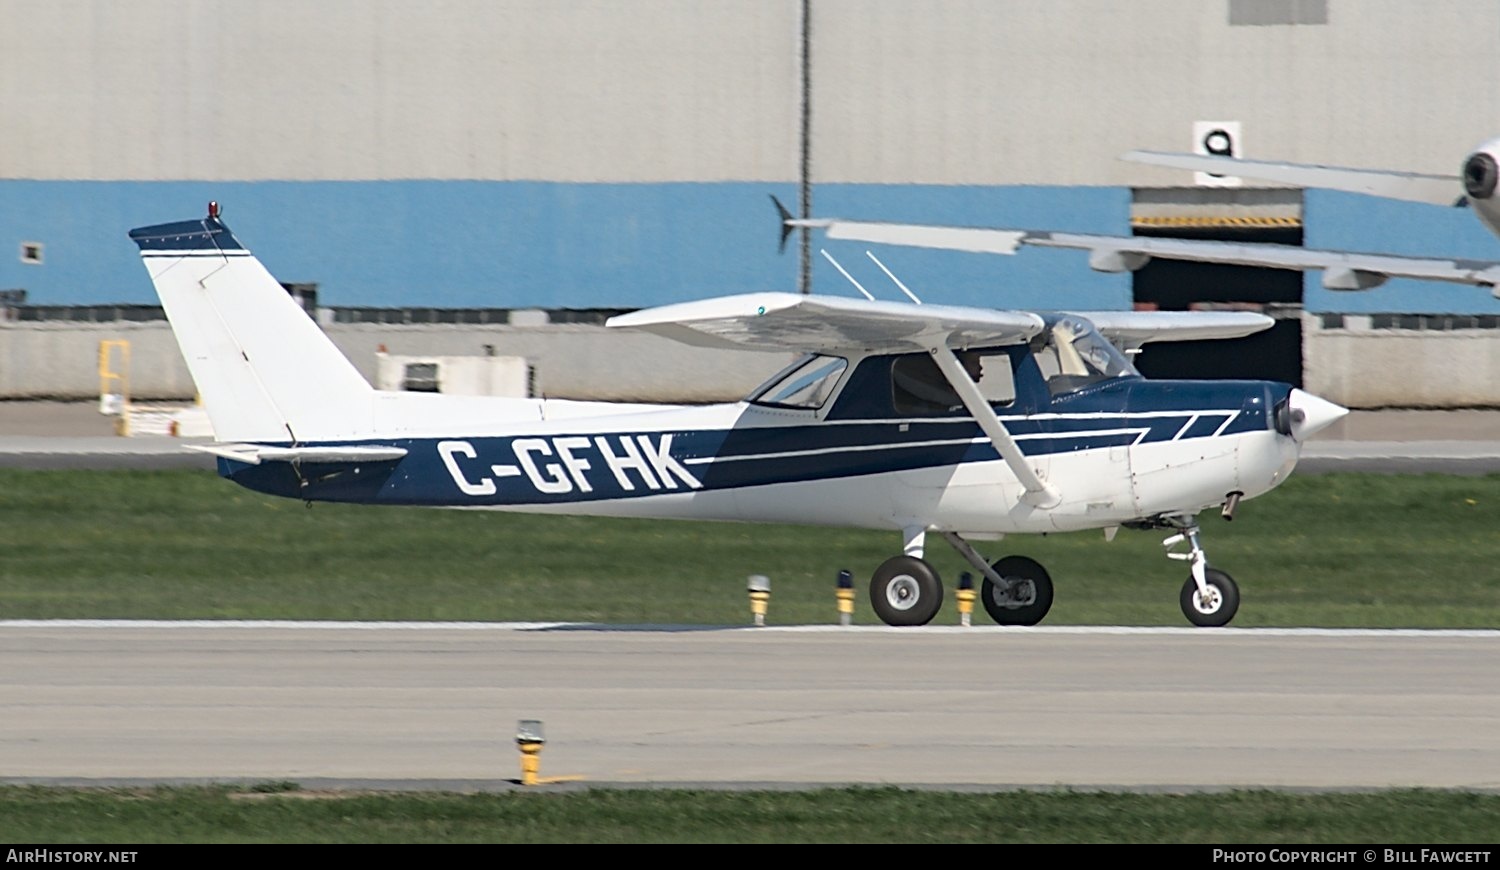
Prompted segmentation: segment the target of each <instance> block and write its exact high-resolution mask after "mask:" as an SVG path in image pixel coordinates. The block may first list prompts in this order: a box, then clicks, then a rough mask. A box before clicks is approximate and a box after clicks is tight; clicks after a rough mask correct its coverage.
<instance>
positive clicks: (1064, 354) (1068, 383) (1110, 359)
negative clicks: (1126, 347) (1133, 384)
mask: <svg viewBox="0 0 1500 870" xmlns="http://www.w3.org/2000/svg"><path fill="white" fill-rule="evenodd" d="M1035 356H1036V361H1037V365H1038V366H1040V367H1041V370H1042V377H1043V378H1045V379H1046V380H1047V390H1048V392H1050V393H1051V394H1052V395H1054V396H1056V395H1059V394H1061V393H1070V392H1072V391H1074V390H1078V389H1082V388H1083V387H1087V386H1089V385H1091V384H1097V383H1100V382H1101V381H1107V380H1110V379H1112V378H1122V377H1129V376H1133V375H1138V374H1139V372H1137V371H1136V370H1135V366H1132V365H1131V364H1130V360H1129V359H1128V358H1127V357H1126V356H1125V354H1123V353H1121V352H1120V349H1119V348H1117V347H1115V346H1114V345H1113V344H1110V342H1109V340H1108V339H1106V338H1105V337H1104V336H1102V335H1100V334H1099V332H1098V330H1096V329H1094V325H1093V324H1092V323H1089V322H1088V321H1087V320H1084V319H1083V318H1081V317H1072V316H1066V315H1065V316H1063V317H1059V318H1057V319H1056V320H1053V321H1052V322H1051V325H1050V327H1049V328H1048V329H1047V331H1046V332H1045V333H1043V334H1042V345H1041V347H1040V348H1039V349H1037V350H1036V351H1035Z"/></svg>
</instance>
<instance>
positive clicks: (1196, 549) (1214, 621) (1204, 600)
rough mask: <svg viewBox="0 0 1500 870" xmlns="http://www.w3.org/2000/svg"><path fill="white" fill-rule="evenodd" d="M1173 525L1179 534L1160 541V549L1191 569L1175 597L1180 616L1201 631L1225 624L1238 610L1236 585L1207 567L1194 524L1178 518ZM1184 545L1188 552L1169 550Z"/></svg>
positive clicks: (1238, 599)
mask: <svg viewBox="0 0 1500 870" xmlns="http://www.w3.org/2000/svg"><path fill="white" fill-rule="evenodd" d="M1174 525H1175V526H1176V527H1177V528H1179V529H1181V531H1179V532H1178V533H1177V534H1175V535H1172V536H1171V537H1169V538H1167V539H1166V540H1165V541H1163V542H1162V546H1164V547H1166V548H1167V558H1169V559H1177V560H1179V561H1183V562H1187V563H1188V564H1189V567H1190V568H1191V571H1190V572H1189V574H1188V579H1187V582H1186V583H1184V584H1183V585H1182V594H1181V595H1179V596H1178V602H1179V603H1180V604H1181V605H1182V615H1183V616H1186V617H1187V618H1188V622H1191V623H1192V624H1193V625H1196V626H1199V627H1201V628H1218V627H1220V626H1223V625H1228V624H1229V621H1230V620H1231V619H1234V615H1235V613H1237V612H1238V611H1239V609H1240V588H1239V586H1237V585H1235V582H1234V578H1232V577H1230V576H1229V575H1228V574H1226V573H1224V572H1223V571H1220V570H1219V569H1218V568H1210V567H1208V556H1207V555H1206V554H1205V553H1204V552H1203V546H1202V545H1201V544H1200V543H1199V541H1198V525H1197V523H1194V522H1192V521H1191V520H1190V519H1187V518H1178V519H1177V520H1176V522H1175V523H1174ZM1183 542H1186V543H1187V545H1188V551H1187V552H1185V553H1184V552H1173V550H1172V548H1174V547H1176V546H1177V545H1179V544H1181V543H1183Z"/></svg>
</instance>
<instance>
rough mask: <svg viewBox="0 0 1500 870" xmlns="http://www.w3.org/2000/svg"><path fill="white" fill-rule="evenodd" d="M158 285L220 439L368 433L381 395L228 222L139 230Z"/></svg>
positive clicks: (136, 234)
mask: <svg viewBox="0 0 1500 870" xmlns="http://www.w3.org/2000/svg"><path fill="white" fill-rule="evenodd" d="M130 238H131V240H132V241H134V242H135V243H136V244H137V245H139V246H140V249H141V259H142V261H143V262H144V263H145V265H146V271H147V272H149V273H150V275H151V281H152V283H153V284H155V285H156V292H157V295H158V296H160V297H161V303H162V307H163V308H164V309H165V310H166V313H167V319H168V320H170V321H171V324H172V331H173V333H174V334H175V335H176V337H177V343H178V345H179V346H180V347H181V348H182V355H183V358H184V359H185V360H186V361H187V365H188V369H189V371H191V373H192V376H193V382H194V383H195V384H196V385H197V387H198V392H199V395H200V396H201V397H202V400H203V405H204V408H205V410H206V411H207V412H208V416H209V420H210V421H211V422H212V424H213V428H214V435H215V437H216V438H217V439H218V440H219V441H252V442H271V443H291V444H293V445H296V444H299V443H303V442H308V441H328V440H342V439H352V438H357V437H360V436H361V435H362V434H365V433H366V431H367V430H368V428H369V426H370V422H371V414H372V406H373V398H374V390H373V388H371V386H370V384H369V383H368V382H367V381H366V380H365V379H364V377H363V376H362V375H360V373H359V371H358V370H357V369H355V368H354V365H353V364H352V363H350V362H349V360H348V359H347V358H346V357H345V356H344V355H343V354H342V353H341V352H340V351H339V350H338V348H337V347H335V346H334V344H333V342H332V341H330V340H329V338H328V336H326V335H324V334H323V331H322V330H321V329H320V328H318V325H317V324H316V323H314V322H313V320H312V318H311V317H309V316H308V315H307V312H306V311H304V310H303V309H302V307H301V306H300V305H298V304H297V302H296V301H295V300H293V299H292V297H291V295H290V294H288V293H287V292H286V290H285V288H283V287H282V286H281V284H280V283H278V282H277V281H276V279H275V278H273V277H272V276H271V273H270V272H268V271H266V269H265V267H264V266H262V265H261V264H260V261H259V260H257V259H256V258H255V257H254V256H252V255H251V254H250V251H248V250H247V249H246V248H245V247H244V245H241V244H240V243H239V240H237V239H236V238H235V237H234V234H233V233H231V232H230V231H229V228H228V227H227V226H225V225H224V222H223V221H221V220H220V219H219V209H218V205H217V203H210V204H209V210H208V217H206V218H202V219H198V220H190V221H180V222H177V223H170V224H158V225H156V226H149V227H140V228H138V229H133V230H131V231H130Z"/></svg>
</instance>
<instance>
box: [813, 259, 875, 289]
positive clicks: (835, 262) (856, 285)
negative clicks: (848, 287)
mask: <svg viewBox="0 0 1500 870" xmlns="http://www.w3.org/2000/svg"><path fill="white" fill-rule="evenodd" d="M818 253H820V254H822V255H823V257H824V259H826V260H828V262H830V263H832V264H833V268H835V269H837V270H839V274H840V275H843V276H844V277H845V278H848V279H849V283H850V284H853V285H854V289H855V290H858V291H859V292H860V293H863V294H864V296H865V298H866V299H868V300H870V301H871V302H874V301H875V297H874V296H871V295H870V291H868V290H866V289H865V288H863V287H861V286H859V282H858V281H856V280H854V276H853V275H850V274H849V273H848V272H845V271H844V267H843V266H840V265H839V261H838V260H835V259H834V258H833V255H832V254H830V253H828V249H827V248H819V249H818Z"/></svg>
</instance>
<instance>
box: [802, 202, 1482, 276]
mask: <svg viewBox="0 0 1500 870" xmlns="http://www.w3.org/2000/svg"><path fill="white" fill-rule="evenodd" d="M785 224H786V226H788V227H809V228H814V229H823V230H825V231H826V232H827V234H828V238H830V239H847V240H852V241H862V242H873V243H876V244H885V245H902V246H906V247H914V248H937V249H942V250H948V251H968V252H971V253H983V254H1014V253H1016V251H1017V250H1018V249H1019V248H1021V247H1022V246H1023V245H1031V246H1034V247H1042V248H1073V249H1077V250H1082V251H1088V252H1089V265H1090V266H1091V267H1093V268H1094V269H1095V270H1097V271H1100V272H1126V271H1130V272H1133V271H1135V270H1136V269H1139V268H1141V267H1142V266H1144V265H1146V263H1148V262H1150V260H1151V258H1152V257H1161V258H1163V259H1167V260H1193V261H1197V262H1202V263H1227V264H1232V265H1240V266H1260V267H1265V268H1271V269H1291V270H1297V271H1312V270H1319V269H1321V270H1323V286H1324V287H1327V288H1328V289H1330V290H1368V289H1370V288H1372V287H1378V286H1380V285H1381V284H1384V283H1385V281H1386V279H1388V278H1392V277H1395V278H1420V279H1423V280H1427V281H1449V282H1453V283H1458V284H1473V285H1478V286H1483V287H1489V288H1491V290H1492V291H1494V290H1495V288H1496V287H1497V285H1500V261H1495V260H1461V259H1455V258H1438V257H1401V256H1394V255H1390V254H1365V253H1352V252H1349V251H1324V250H1315V249H1310V248H1299V247H1294V246H1292V245H1276V244H1270V243H1241V242H1216V241H1204V240H1196V239H1168V238H1155V237H1138V236H1104V235H1091V234H1086V233H1057V232H1048V231H1044V230H1018V229H999V228H985V227H958V226H937V225H931V224H896V223H874V222H868V221H851V220H843V219H839V218H814V219H808V220H798V219H795V218H791V219H786V220H785ZM1497 295H1500V292H1497Z"/></svg>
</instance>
